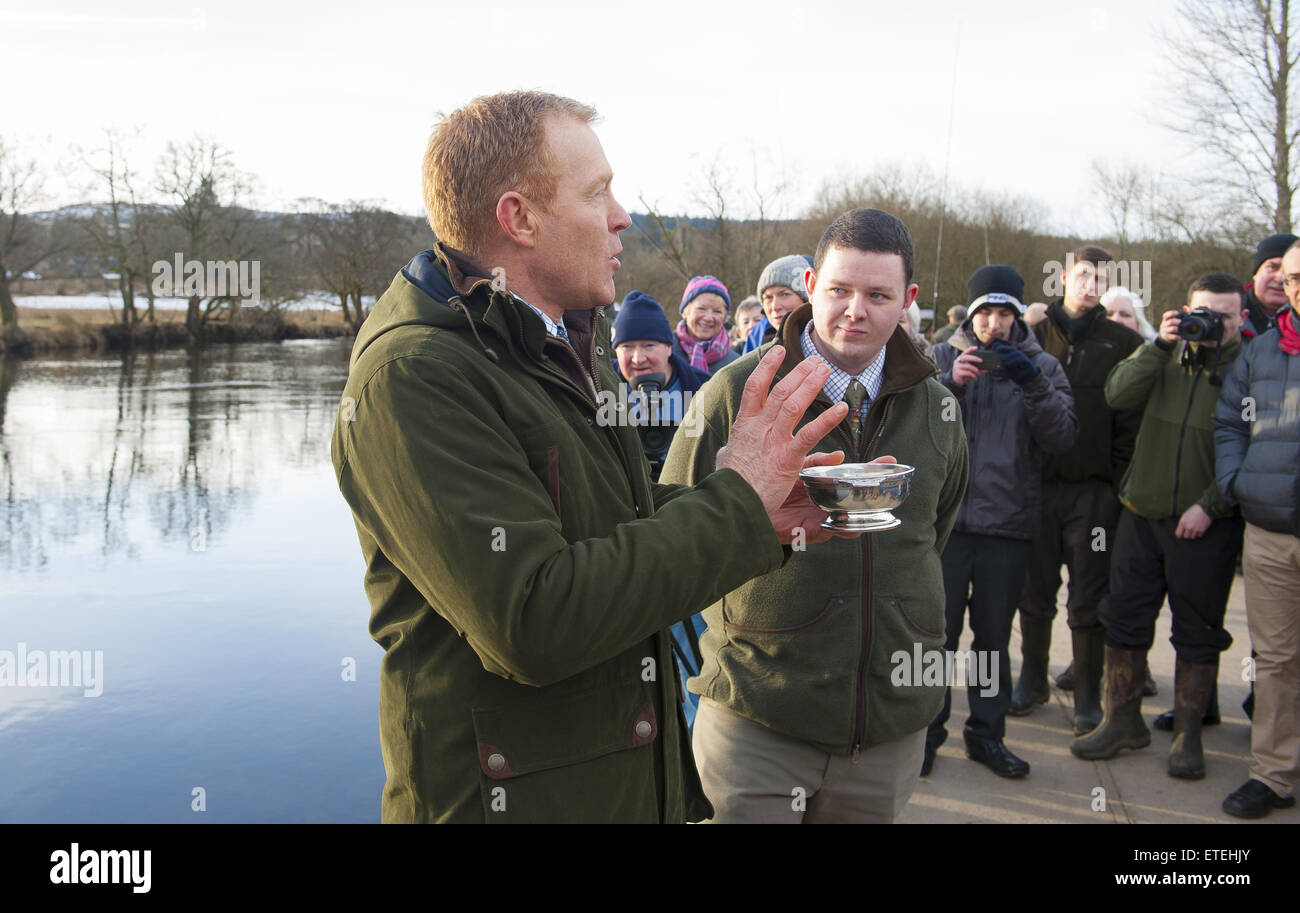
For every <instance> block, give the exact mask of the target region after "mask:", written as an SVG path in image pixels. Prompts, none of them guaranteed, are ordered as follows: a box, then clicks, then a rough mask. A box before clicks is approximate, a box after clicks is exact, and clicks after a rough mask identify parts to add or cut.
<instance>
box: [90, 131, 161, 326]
mask: <svg viewBox="0 0 1300 913" xmlns="http://www.w3.org/2000/svg"><path fill="white" fill-rule="evenodd" d="M93 159H94V160H93V161H92V160H89V159H88V160H87V162H86V165H87V167H88V168H89V169H90V171H91V173H92V174H93V175H94V177H95V180H96V184H97V187H96V189H97V190H99V191H101V192H107V194H108V201H107V203H106V204H104V206H103V207H102V208H98V209H97V211H95V212H93V213H92V214H91V215H90V216H88V217H87V218H86V219H85V220H84V221H83V222H82V229H83V230H84V231H85V233H86V236H87V238H88V239H89V240H90V244H91V247H92V249H93V250H94V252H95V253H96V254H97V255H98V257H99V258H100V259H101V260H102V261H103V263H104V265H105V266H107V267H108V268H109V269H110V270H112V271H113V272H114V273H116V275H117V287H118V292H119V293H120V294H121V296H122V326H124V327H125V328H126V329H127V330H128V331H130V330H133V329H134V328H135V326H136V325H137V324H138V323H139V321H140V317H139V313H138V311H137V309H136V306H135V294H136V287H137V285H139V284H140V283H141V282H142V281H143V284H144V286H145V288H146V289H148V290H149V291H148V295H149V307H148V319H149V320H150V321H151V322H152V321H153V319H154V314H153V293H152V284H151V283H150V282H148V281H147V280H148V276H149V265H150V263H152V262H153V258H152V257H151V256H150V251H149V246H150V238H149V236H148V226H147V224H146V223H147V221H148V220H147V219H146V218H144V217H143V215H142V212H143V210H144V207H143V206H142V205H141V204H140V202H139V200H138V199H137V198H136V192H135V184H136V175H135V173H134V172H132V170H131V167H130V165H129V164H128V162H127V161H126V157H125V154H124V152H123V149H122V141H121V140H120V139H119V138H118V137H117V136H116V135H114V134H113V133H111V132H110V133H109V135H108V137H107V145H106V146H105V148H104V149H102V150H100V151H99V152H98V153H96V154H95V155H94V156H93ZM92 192H94V191H92Z"/></svg>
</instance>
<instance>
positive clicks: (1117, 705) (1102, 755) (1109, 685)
mask: <svg viewBox="0 0 1300 913" xmlns="http://www.w3.org/2000/svg"><path fill="white" fill-rule="evenodd" d="M1146 658H1147V653H1146V651H1145V650H1124V649H1121V648H1119V647H1112V646H1111V645H1110V644H1107V645H1106V710H1105V713H1104V714H1103V715H1102V718H1101V725H1100V726H1098V727H1097V728H1096V729H1094V730H1093V731H1092V732H1090V733H1088V734H1087V735H1085V736H1082V737H1080V738H1077V739H1075V740H1074V741H1073V742H1071V743H1070V752H1071V753H1072V754H1073V755H1074V756H1075V757H1077V758H1083V759H1084V760H1085V761H1104V760H1106V759H1107V758H1113V757H1115V755H1117V754H1119V751H1120V749H1122V748H1146V747H1147V746H1148V745H1150V744H1151V731H1150V730H1149V729H1147V724H1146V723H1145V722H1143V720H1142V678H1143V670H1144V668H1145V666H1146ZM1075 690H1076V691H1077V690H1078V682H1077V681H1076V682H1075Z"/></svg>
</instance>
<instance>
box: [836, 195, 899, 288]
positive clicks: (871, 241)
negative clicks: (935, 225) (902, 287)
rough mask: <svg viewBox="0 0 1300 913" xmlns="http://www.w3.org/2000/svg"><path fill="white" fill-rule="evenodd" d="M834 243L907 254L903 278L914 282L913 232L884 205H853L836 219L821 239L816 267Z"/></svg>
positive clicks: (852, 247) (853, 248)
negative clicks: (871, 207)
mask: <svg viewBox="0 0 1300 913" xmlns="http://www.w3.org/2000/svg"><path fill="white" fill-rule="evenodd" d="M832 247H842V248H844V249H845V250H862V251H869V252H871V253H879V254H898V255H899V256H900V257H902V258H903V282H904V284H908V285H910V284H911V282H912V233H911V232H909V231H908V230H907V226H906V225H904V224H903V223H902V222H901V221H900V220H899V218H898V217H897V216H892V215H890V214H889V213H887V212H885V211H884V210H883V209H851V210H849V211H848V212H846V213H844V214H843V215H842V216H840V217H839V218H838V219H836V220H835V221H834V222H832V223H831V225H830V228H828V229H826V232H825V234H823V235H822V239H821V240H820V241H818V242H817V252H816V254H814V255H813V269H815V270H820V269H821V268H822V261H824V260H825V259H826V252H827V251H828V250H830V249H831V248H832Z"/></svg>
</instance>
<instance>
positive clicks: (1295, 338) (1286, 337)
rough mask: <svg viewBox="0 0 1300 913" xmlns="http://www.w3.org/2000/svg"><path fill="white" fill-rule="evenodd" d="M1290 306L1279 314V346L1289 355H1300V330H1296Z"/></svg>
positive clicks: (1293, 313)
mask: <svg viewBox="0 0 1300 913" xmlns="http://www.w3.org/2000/svg"><path fill="white" fill-rule="evenodd" d="M1294 316H1295V312H1294V311H1292V310H1291V309H1290V308H1288V309H1287V310H1285V311H1283V312H1282V313H1281V314H1278V315H1277V332H1278V337H1277V347H1278V348H1279V349H1281V350H1282V351H1283V352H1285V353H1286V354H1288V355H1300V332H1297V331H1296V327H1295V322H1294V321H1293V320H1292V318H1293V317H1294Z"/></svg>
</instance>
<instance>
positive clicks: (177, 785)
mask: <svg viewBox="0 0 1300 913" xmlns="http://www.w3.org/2000/svg"><path fill="white" fill-rule="evenodd" d="M347 357H348V350H347V347H346V346H345V345H344V344H341V343H339V342H337V341H327V342H319V341H311V342H290V343H267V344H257V345H244V346H216V347H213V348H212V349H210V350H207V351H203V352H200V353H197V354H192V353H188V352H184V351H168V352H160V353H140V354H137V355H134V356H119V357H105V356H98V357H65V358H58V359H34V360H22V361H17V360H14V359H0V759H2V760H0V822H14V821H19V822H30V821H40V822H82V821H84V822H147V821H167V822H194V823H201V822H231V821H275V822H296V821H347V822H373V821H378V820H379V802H380V792H381V790H382V787H383V780H384V772H383V763H382V760H381V758H380V754H379V738H378V728H377V727H378V722H377V706H378V672H379V660H380V658H381V656H382V651H381V650H380V648H379V647H378V646H377V645H376V644H375V643H374V642H373V641H372V640H371V639H370V637H369V635H368V634H367V631H366V625H367V620H368V615H369V610H368V606H367V603H366V599H365V595H364V592H363V590H362V586H361V581H362V572H363V569H364V568H363V563H362V560H361V552H360V548H359V547H358V544H357V539H356V533H355V531H354V529H353V526H352V519H351V514H350V512H349V511H348V509H347V505H346V504H345V503H344V501H343V499H342V497H341V496H340V495H339V491H338V487H337V485H336V483H335V480H334V473H333V469H332V467H331V464H330V456H329V438H330V428H331V426H332V424H333V421H334V415H335V411H336V409H337V408H338V400H339V395H340V392H341V391H342V389H343V384H344V381H345V380H346V377H347Z"/></svg>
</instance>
